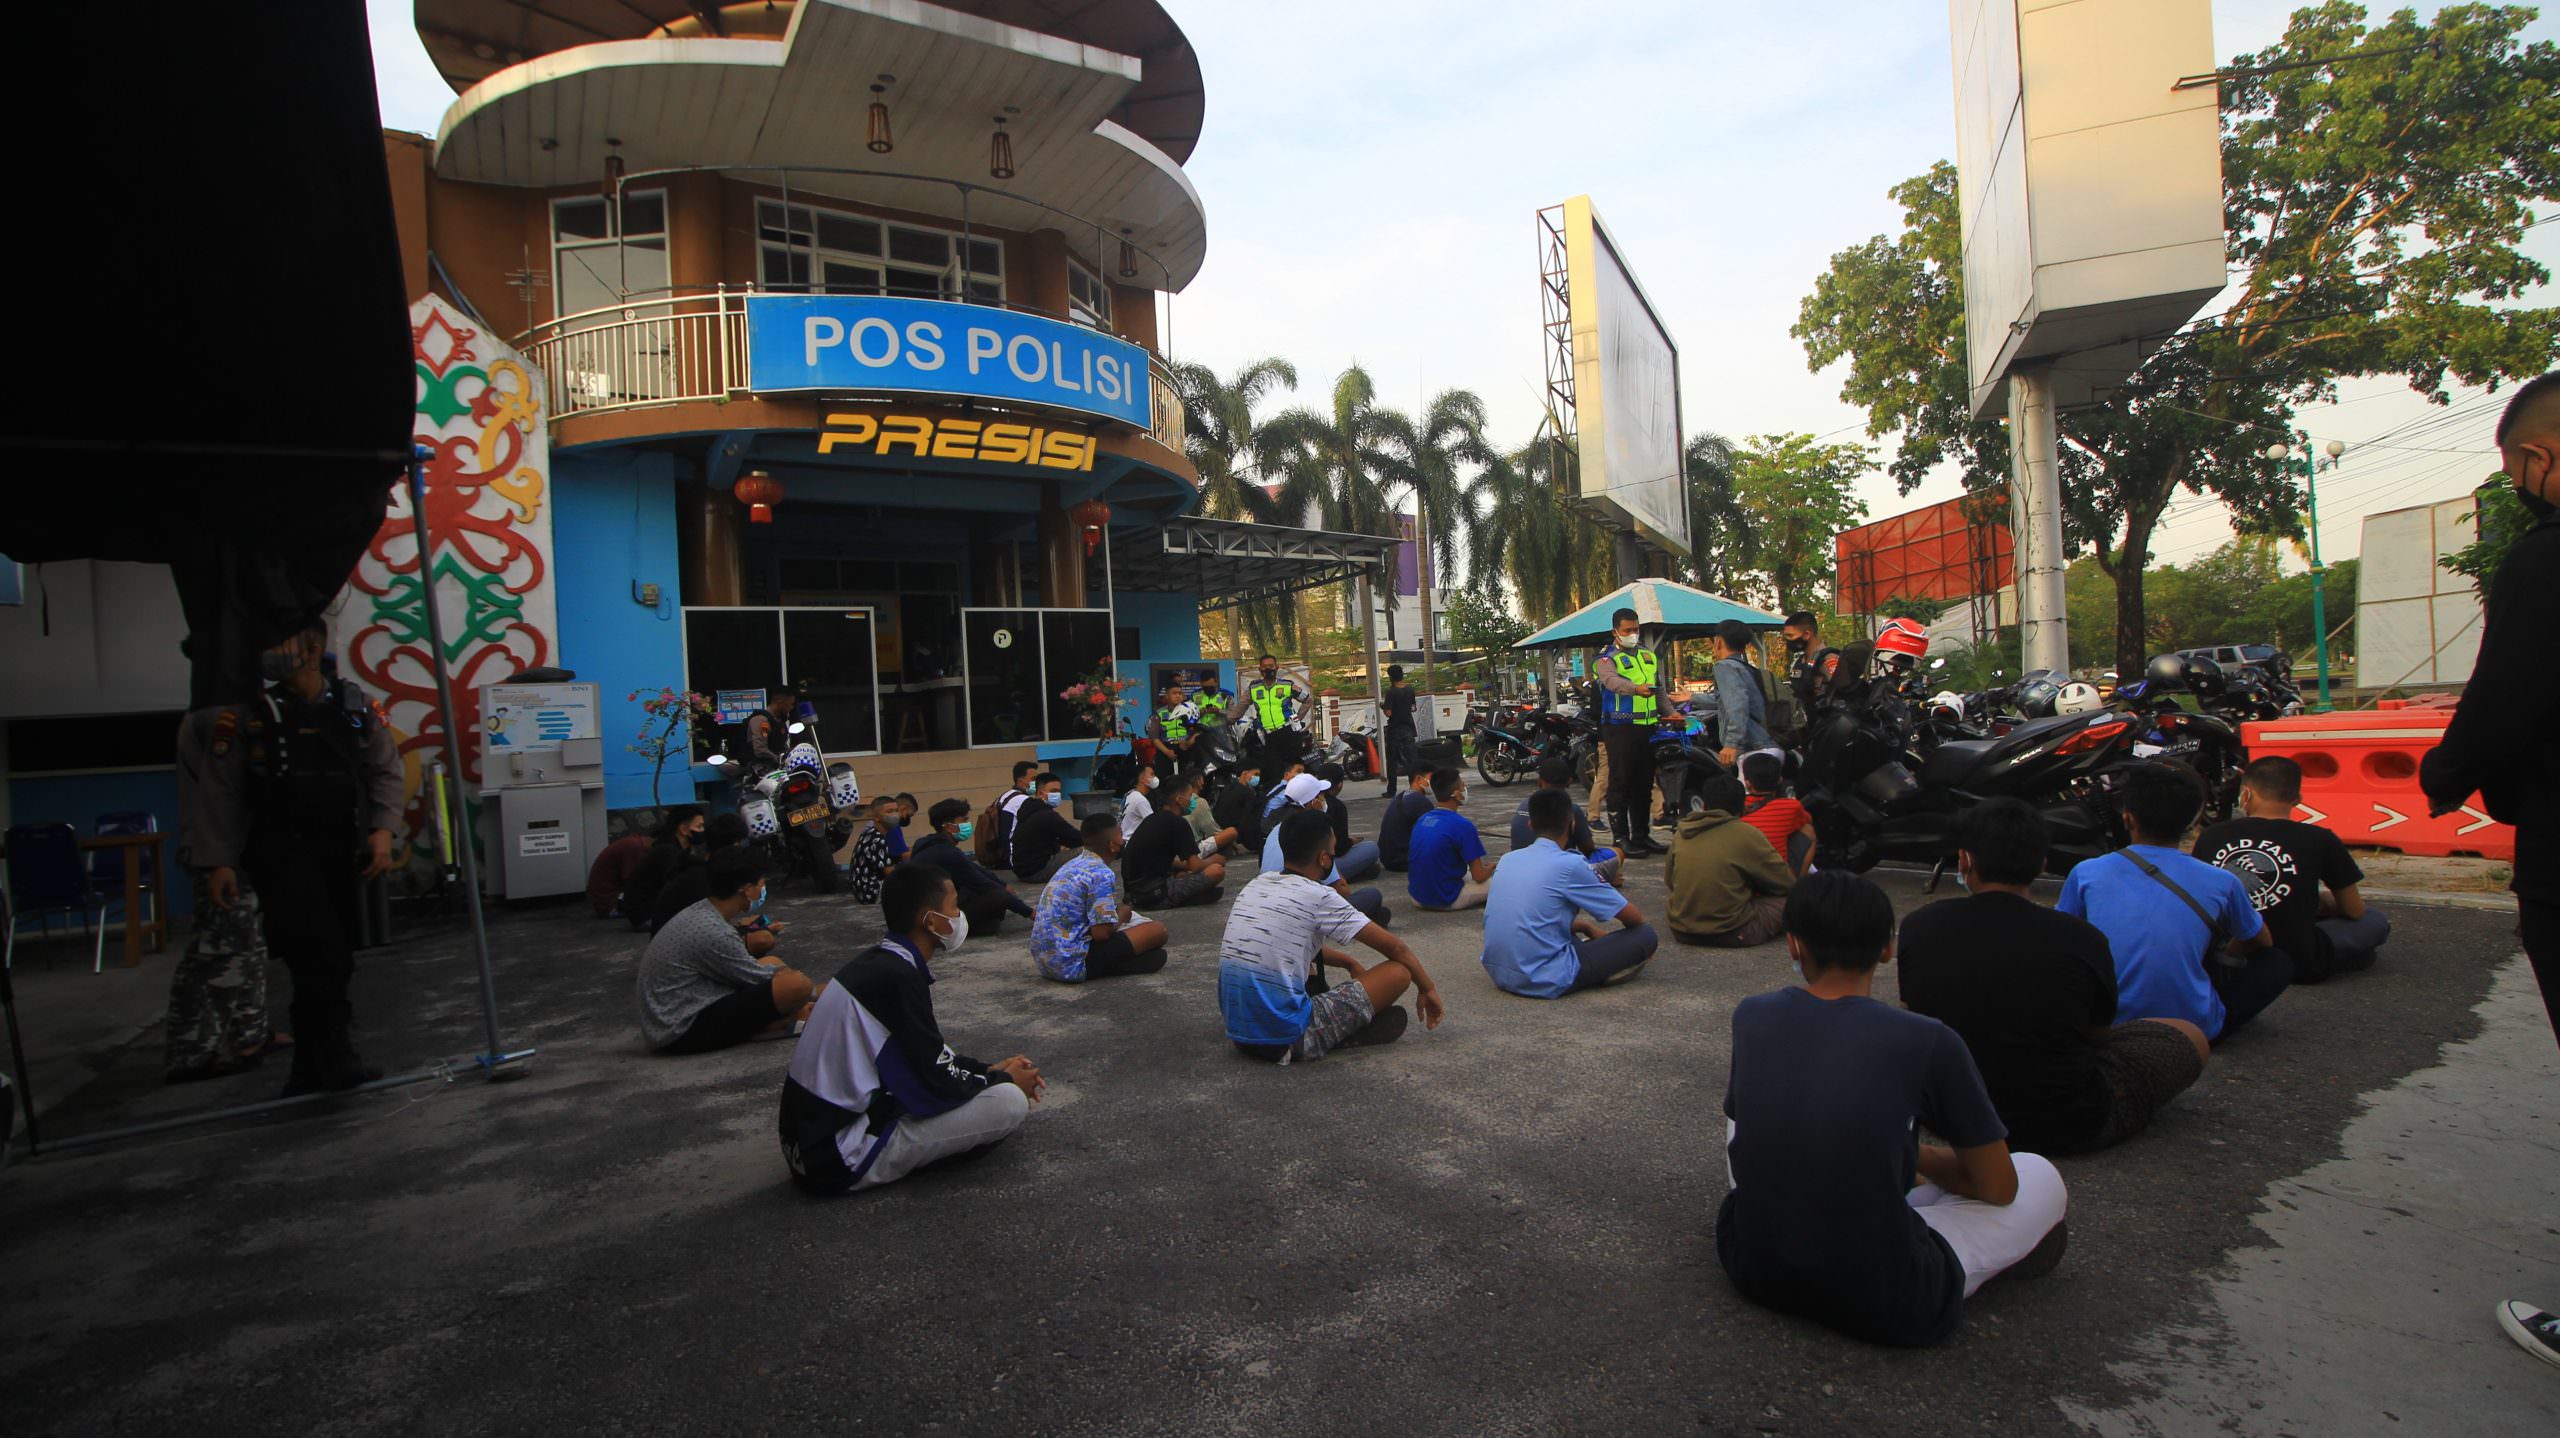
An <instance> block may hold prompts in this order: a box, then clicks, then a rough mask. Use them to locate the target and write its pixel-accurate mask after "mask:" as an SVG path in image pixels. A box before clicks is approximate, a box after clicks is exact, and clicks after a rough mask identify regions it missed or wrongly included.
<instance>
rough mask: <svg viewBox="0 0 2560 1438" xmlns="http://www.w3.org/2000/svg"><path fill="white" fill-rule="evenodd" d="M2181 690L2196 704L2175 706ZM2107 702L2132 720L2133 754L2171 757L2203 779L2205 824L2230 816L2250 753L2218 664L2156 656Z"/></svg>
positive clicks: (2122, 685)
mask: <svg viewBox="0 0 2560 1438" xmlns="http://www.w3.org/2000/svg"><path fill="white" fill-rule="evenodd" d="M2181 694H2184V695H2188V696H2191V697H2192V698H2193V700H2194V701H2195V707H2194V708H2192V709H2191V708H2189V707H2187V706H2186V705H2183V704H2180V703H2179V702H2178V696H2179V695H2181ZM2111 702H2112V704H2113V705H2114V707H2115V708H2116V709H2118V710H2119V711H2121V712H2122V713H2124V714H2126V715H2128V716H2130V717H2131V718H2133V719H2134V721H2135V722H2136V725H2137V727H2138V730H2139V732H2138V733H2137V735H2136V738H2135V743H2134V745H2133V748H2132V754H2133V757H2135V758H2138V759H2173V760H2176V761H2177V762H2179V763H2181V764H2184V765H2186V766H2187V767H2188V768H2190V769H2193V770H2195V771H2196V774H2197V776H2198V777H2199V778H2201V779H2203V780H2204V787H2205V809H2204V822H2206V823H2208V824H2213V823H2219V822H2220V821H2222V820H2224V819H2228V818H2230V817H2231V814H2232V811H2233V808H2234V806H2236V805H2237V804H2238V803H2239V801H2240V776H2241V771H2242V770H2244V769H2246V768H2247V767H2248V765H2249V753H2248V750H2247V749H2246V748H2245V747H2243V746H2242V744H2241V742H2240V725H2239V722H2238V721H2239V717H2240V716H2238V715H2236V714H2234V713H2233V712H2231V707H2230V702H2231V695H2230V689H2229V683H2228V681H2227V679H2226V678H2225V675H2224V672H2223V668H2222V666H2221V665H2220V664H2218V663H2216V662H2214V661H2213V660H2211V659H2204V658H2194V659H2190V658H2188V657H2186V656H2185V655H2181V654H2155V655H2153V656H2152V658H2151V662H2150V663H2149V664H2147V665H2145V666H2144V667H2143V671H2142V677H2141V678H2140V679H2137V680H2135V681H2133V682H2132V683H2130V684H2119V685H2117V686H2116V692H2115V697H2114V699H2113V700H2112V701H2111Z"/></svg>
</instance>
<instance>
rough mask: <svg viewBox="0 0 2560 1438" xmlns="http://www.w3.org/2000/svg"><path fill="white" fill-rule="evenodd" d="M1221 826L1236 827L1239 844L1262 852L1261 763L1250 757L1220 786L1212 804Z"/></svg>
mask: <svg viewBox="0 0 2560 1438" xmlns="http://www.w3.org/2000/svg"><path fill="white" fill-rule="evenodd" d="M1209 808H1210V811H1211V815H1212V817H1214V818H1215V819H1216V820H1217V821H1218V827H1219V828H1221V829H1233V830H1235V831H1236V845H1237V847H1239V848H1241V849H1243V850H1244V851H1245V852H1246V853H1248V854H1259V853H1261V852H1262V825H1263V819H1262V766H1261V765H1260V764H1257V763H1255V762H1254V761H1253V760H1251V759H1247V760H1245V761H1244V762H1243V763H1241V764H1238V765H1237V766H1236V772H1235V777H1234V778H1233V779H1231V780H1229V781H1228V782H1227V784H1226V786H1225V787H1223V788H1221V789H1220V790H1218V797H1217V800H1216V802H1214V803H1212V804H1211V805H1210V806H1209Z"/></svg>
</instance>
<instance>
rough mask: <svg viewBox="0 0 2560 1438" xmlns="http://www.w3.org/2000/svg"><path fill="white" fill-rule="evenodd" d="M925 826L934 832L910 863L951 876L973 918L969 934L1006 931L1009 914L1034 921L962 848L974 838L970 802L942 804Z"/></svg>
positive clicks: (1017, 899) (928, 815)
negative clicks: (926, 866) (928, 866)
mask: <svg viewBox="0 0 2560 1438" xmlns="http://www.w3.org/2000/svg"><path fill="white" fill-rule="evenodd" d="M925 822H927V823H929V824H931V825H932V826H933V832H931V833H929V834H927V835H925V836H924V837H923V838H921V839H919V840H917V841H916V847H915V852H913V853H911V854H909V855H908V856H907V862H908V863H911V864H931V865H933V866H934V867H935V868H937V869H940V870H941V871H942V872H944V873H946V874H949V875H950V876H951V886H952V887H953V888H955V889H957V890H959V891H960V912H961V913H963V914H966V915H968V917H969V932H971V933H973V934H979V935H986V934H992V933H995V932H996V931H998V930H1000V929H1002V928H1003V927H1004V916H1005V915H1007V914H1020V915H1021V916H1022V917H1024V918H1026V919H1028V918H1031V917H1033V911H1032V908H1031V906H1030V905H1029V904H1026V903H1024V902H1022V900H1021V898H1020V897H1019V896H1017V895H1016V894H1015V893H1014V892H1013V890H1012V889H1010V888H1008V887H1006V885H1005V882H1004V880H1002V879H1000V878H997V877H996V876H995V874H994V873H992V872H990V871H989V870H988V868H987V867H986V866H985V865H984V864H981V863H979V862H978V861H977V859H976V858H975V857H973V856H972V855H971V854H970V853H969V851H968V850H967V849H965V848H962V847H961V845H962V843H963V842H964V841H965V840H967V839H968V838H969V837H970V828H971V824H970V819H969V801H968V800H966V799H945V800H942V801H941V802H940V803H937V804H935V805H934V806H933V807H932V808H931V809H928V810H926V811H925ZM882 892H884V893H885V892H887V891H886V890H885V889H884V890H883V891H882Z"/></svg>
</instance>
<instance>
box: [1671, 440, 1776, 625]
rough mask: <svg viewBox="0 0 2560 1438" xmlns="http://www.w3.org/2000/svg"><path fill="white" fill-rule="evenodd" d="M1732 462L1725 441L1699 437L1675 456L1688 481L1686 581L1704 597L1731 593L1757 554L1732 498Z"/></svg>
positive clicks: (1744, 513)
mask: <svg viewBox="0 0 2560 1438" xmlns="http://www.w3.org/2000/svg"><path fill="white" fill-rule="evenodd" d="M1733 459H1734V449H1733V445H1732V443H1731V442H1730V441H1728V440H1726V439H1725V437H1724V436H1723V435H1720V434H1713V433H1707V432H1703V431H1702V432H1700V433H1698V434H1695V435H1692V436H1690V438H1689V447H1688V449H1687V450H1686V451H1684V452H1683V453H1682V455H1681V468H1682V469H1683V470H1684V471H1686V473H1687V475H1688V479H1689V558H1688V564H1687V567H1688V570H1689V577H1690V578H1691V579H1692V580H1694V581H1695V582H1696V583H1697V586H1698V587H1699V588H1700V589H1703V590H1706V591H1707V592H1708V593H1710V594H1730V593H1732V592H1733V590H1734V585H1735V581H1736V580H1737V579H1739V578H1740V576H1741V574H1742V572H1743V570H1745V569H1746V568H1748V567H1749V566H1750V565H1751V564H1753V563H1754V562H1755V559H1756V556H1757V551H1758V544H1757V536H1756V535H1755V534H1754V533H1753V530H1752V526H1751V515H1750V512H1749V511H1748V510H1746V509H1744V508H1743V507H1742V502H1741V501H1740V500H1739V499H1738V498H1736V497H1735V494H1734V484H1733Z"/></svg>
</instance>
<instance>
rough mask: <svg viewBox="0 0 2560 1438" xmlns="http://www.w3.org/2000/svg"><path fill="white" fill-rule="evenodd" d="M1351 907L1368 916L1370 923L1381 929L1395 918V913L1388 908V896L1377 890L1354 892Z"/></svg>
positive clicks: (1352, 892)
mask: <svg viewBox="0 0 2560 1438" xmlns="http://www.w3.org/2000/svg"><path fill="white" fill-rule="evenodd" d="M1351 907H1353V908H1355V909H1358V910H1359V911H1360V912H1362V913H1364V914H1367V915H1368V916H1369V922H1370V923H1373V924H1376V925H1377V926H1378V927H1380V928H1385V927H1386V926H1387V921H1388V920H1389V919H1391V918H1393V917H1394V916H1395V911H1394V910H1393V909H1390V908H1388V907H1387V896H1386V895H1384V894H1381V893H1379V892H1378V891H1377V890H1375V889H1354V890H1352V891H1351Z"/></svg>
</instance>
